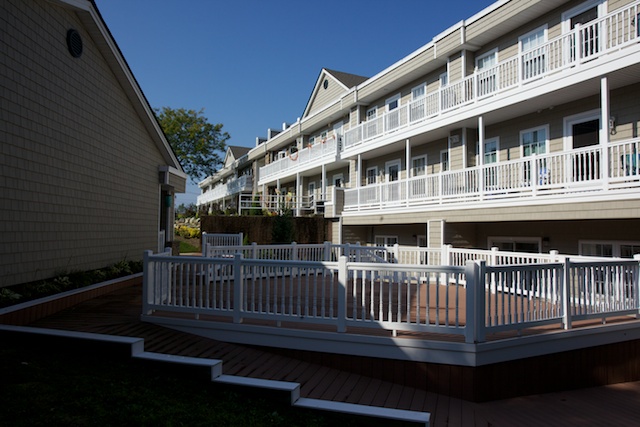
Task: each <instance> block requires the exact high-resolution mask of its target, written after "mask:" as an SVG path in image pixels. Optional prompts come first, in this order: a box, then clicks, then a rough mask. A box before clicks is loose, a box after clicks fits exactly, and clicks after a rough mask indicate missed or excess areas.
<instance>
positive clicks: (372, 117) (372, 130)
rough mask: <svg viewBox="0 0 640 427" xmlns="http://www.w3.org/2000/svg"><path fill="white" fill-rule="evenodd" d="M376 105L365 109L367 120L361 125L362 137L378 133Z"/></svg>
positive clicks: (369, 136)
mask: <svg viewBox="0 0 640 427" xmlns="http://www.w3.org/2000/svg"><path fill="white" fill-rule="evenodd" d="M377 116H378V107H373V108H370V109H369V110H367V122H366V123H365V125H364V127H363V131H364V135H362V136H363V138H364V139H368V138H372V137H374V136H376V135H377V134H378V120H377V119H376V117H377Z"/></svg>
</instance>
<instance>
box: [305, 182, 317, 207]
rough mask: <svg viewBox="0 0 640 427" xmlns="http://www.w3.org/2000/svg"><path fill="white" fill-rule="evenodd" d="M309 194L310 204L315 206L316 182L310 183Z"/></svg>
mask: <svg viewBox="0 0 640 427" xmlns="http://www.w3.org/2000/svg"><path fill="white" fill-rule="evenodd" d="M307 189H308V193H309V203H311V204H313V201H314V199H315V196H316V183H315V181H311V182H309V184H308V186H307Z"/></svg>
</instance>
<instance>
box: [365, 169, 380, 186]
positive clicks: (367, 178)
mask: <svg viewBox="0 0 640 427" xmlns="http://www.w3.org/2000/svg"><path fill="white" fill-rule="evenodd" d="M369 171H374V172H375V173H374V174H373V177H374V178H375V182H369ZM364 180H365V185H372V184H377V183H378V166H371V167H370V168H367V169H366V171H365V176H364Z"/></svg>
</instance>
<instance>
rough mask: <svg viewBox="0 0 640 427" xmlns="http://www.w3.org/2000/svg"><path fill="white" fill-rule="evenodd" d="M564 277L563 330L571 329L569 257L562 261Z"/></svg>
mask: <svg viewBox="0 0 640 427" xmlns="http://www.w3.org/2000/svg"><path fill="white" fill-rule="evenodd" d="M563 269H564V275H563V278H564V280H563V283H562V311H563V313H562V325H563V326H564V329H571V304H570V299H571V290H570V286H571V261H570V260H569V257H567V258H565V260H564V266H563Z"/></svg>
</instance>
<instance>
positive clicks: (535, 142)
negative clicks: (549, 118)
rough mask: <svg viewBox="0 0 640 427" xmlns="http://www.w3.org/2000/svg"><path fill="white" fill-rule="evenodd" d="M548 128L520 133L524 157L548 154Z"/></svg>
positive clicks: (543, 127)
mask: <svg viewBox="0 0 640 427" xmlns="http://www.w3.org/2000/svg"><path fill="white" fill-rule="evenodd" d="M547 128H548V127H547V126H542V127H539V128H533V129H527V130H524V131H522V132H520V145H521V146H522V156H523V157H527V156H531V155H534V154H546V152H547V134H548V131H547Z"/></svg>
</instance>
